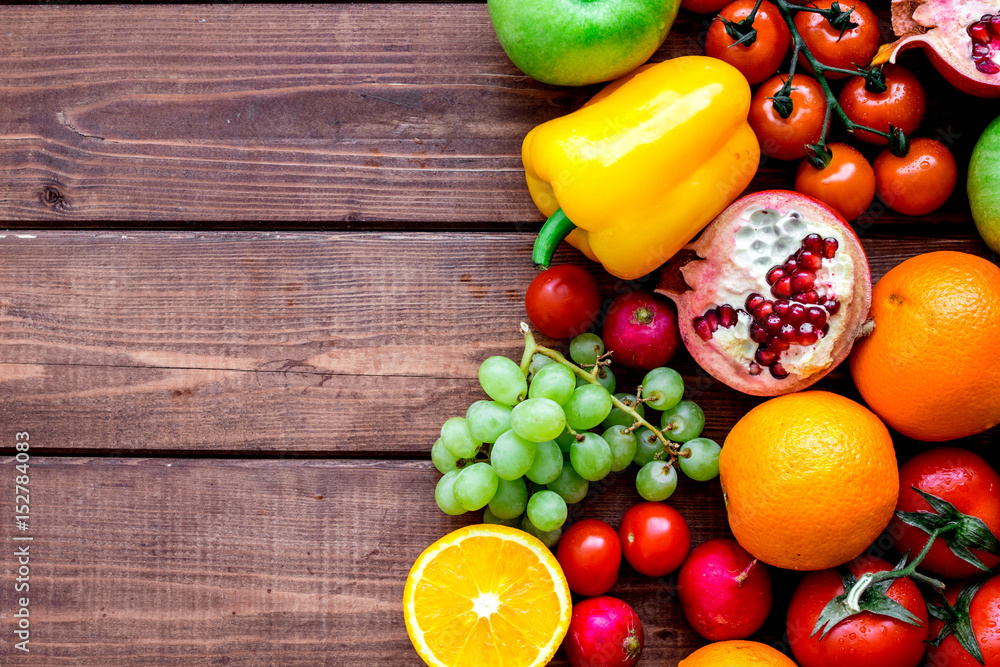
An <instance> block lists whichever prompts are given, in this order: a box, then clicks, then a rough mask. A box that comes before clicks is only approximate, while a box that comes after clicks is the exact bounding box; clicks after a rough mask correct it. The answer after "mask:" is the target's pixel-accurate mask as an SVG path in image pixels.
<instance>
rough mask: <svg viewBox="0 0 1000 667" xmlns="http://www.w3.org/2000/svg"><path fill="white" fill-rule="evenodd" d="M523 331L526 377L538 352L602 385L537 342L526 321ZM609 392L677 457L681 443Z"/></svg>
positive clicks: (619, 405)
mask: <svg viewBox="0 0 1000 667" xmlns="http://www.w3.org/2000/svg"><path fill="white" fill-rule="evenodd" d="M521 333H523V334H524V354H523V355H521V372H522V373H524V376H525V377H528V372H529V367H530V366H531V358H532V357H533V356H534V355H536V354H541V355H544V356H546V357H548V358H549V359H551V360H552V361H554V362H556V363H557V364H562V365H563V366H565V367H566V368H568V369H570V370H571V371H573V374H574V375H576V376H578V377H581V378H583V379H584V380H586V381H587V382H589V383H590V384H596V385H598V386H600V384H601V383H600V382H598V381H597V377H596V376H595V374H593V373H590V372H587V371H585V370H584V369H582V368H580V367H579V366H577V365H576V364H574V363H573V362H572V361H570V360H569V359H567V358H566V357H565V356H563V354H562V353H561V352H559V351H557V350H553V349H552V348H549V347H545V346H544V345H539V344H538V343H536V342H535V337H534V335H532V333H531V328H530V327H529V326H528V325H527V323H525V322H521ZM608 394H610V396H611V403H612V405H614V406H615V407H616V408H618V409H619V410H621V411H622V412H624V413H625V414H627V415H628V416H630V417H631V418H632V419H633V420H634V423H633V424H632V426H633V427H636V424H638V425H641V426H645V427H646V428H648V429H649V430H650V431H652V432H653V433H654V434H655V435H656V437H657V439H659V440H660V442H662V443H663V447H664V451H666V452H668V453H669V454H670V459H671V461H673V460H675V459H676V458H677V453H678V451H679V449H680V446H679V445H677V444H676V443H674V442H671V441H670V440H668V439H667V438H666V436H664V435H663V432H662V431H661V430H660V429H658V428H656V427H655V426H653V425H652V424H650V423H649V422H648V421H646V420H645V419H643V418H642V416H641V415H640V414H639V413H638V412H636V411H635V410H634V409H632V408H630V407H629V406H628V405H626V404H625V403H622V402H621V401H620V400H618V399H617V398H615V395H614V394H612V393H611V392H608ZM566 430H568V431H569V432H570V433H572V434H573V435H574V436H575V437H576V438H577V439H580V438H582V436H581V435H580V434H579V433H577V432H576V431H574V430H573V429H571V428H570V427H569V426H568V425H567V426H566Z"/></svg>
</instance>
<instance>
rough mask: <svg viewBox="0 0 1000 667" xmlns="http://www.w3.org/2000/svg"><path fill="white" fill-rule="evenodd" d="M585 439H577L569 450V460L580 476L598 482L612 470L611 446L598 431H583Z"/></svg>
mask: <svg viewBox="0 0 1000 667" xmlns="http://www.w3.org/2000/svg"><path fill="white" fill-rule="evenodd" d="M580 435H582V436H583V440H577V441H576V442H574V443H573V445H572V446H571V447H570V450H569V460H570V462H571V463H572V464H573V468H574V469H575V470H576V471H577V473H579V475H580V477H582V478H584V479H585V480H587V481H589V482H596V481H598V480H602V479H604V478H605V477H607V476H608V473H610V472H611V463H612V461H613V457H612V455H611V446H610V445H608V443H607V442H606V441H605V440H604V438H602V437H601V436H599V435H597V434H596V433H581V434H580Z"/></svg>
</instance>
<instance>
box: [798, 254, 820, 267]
mask: <svg viewBox="0 0 1000 667" xmlns="http://www.w3.org/2000/svg"><path fill="white" fill-rule="evenodd" d="M819 252H822V250H821V251H819ZM822 265H823V258H822V257H821V256H820V255H819V253H818V252H817V251H813V250H800V251H799V268H800V269H804V270H806V271H819V267H821V266H822Z"/></svg>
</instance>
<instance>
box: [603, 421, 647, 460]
mask: <svg viewBox="0 0 1000 667" xmlns="http://www.w3.org/2000/svg"><path fill="white" fill-rule="evenodd" d="M601 437H602V438H604V441H605V442H607V443H608V447H610V448H611V472H618V471H619V470H624V469H625V468H627V467H628V464H629V463H632V459H634V458H635V452H636V447H638V442H637V441H636V439H635V433H629V432H628V431H626V430H625V427H624V426H622V425H621V424H616V425H615V426H612V427H611V428H609V429H608V430H606V431H605V432H604V433H603V434H601Z"/></svg>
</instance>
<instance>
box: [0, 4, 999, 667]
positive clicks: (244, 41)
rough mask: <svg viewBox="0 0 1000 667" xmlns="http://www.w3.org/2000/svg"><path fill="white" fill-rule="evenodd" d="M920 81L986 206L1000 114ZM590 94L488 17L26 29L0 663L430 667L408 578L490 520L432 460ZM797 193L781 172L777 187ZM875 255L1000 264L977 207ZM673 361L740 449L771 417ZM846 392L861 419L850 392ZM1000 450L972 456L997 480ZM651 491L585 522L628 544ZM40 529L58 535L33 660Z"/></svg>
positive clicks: (696, 26)
mask: <svg viewBox="0 0 1000 667" xmlns="http://www.w3.org/2000/svg"><path fill="white" fill-rule="evenodd" d="M875 7H876V8H877V9H878V10H879V13H880V16H881V17H883V18H885V17H887V14H888V12H887V3H885V2H882V3H881V4H876V5H875ZM706 25H707V23H706V19H705V18H703V17H697V16H694V15H692V14H688V13H686V12H682V13H681V15H680V17H679V18H678V20H677V23H676V27H675V28H674V30H673V31H672V32H671V34H670V36H669V38H668V40H667V43H666V44H665V45H664V47H663V48H662V49H661V50H660V51H659V52H658V53H657V54H656V55H655V56H654V60H662V59H664V58H669V57H673V56H676V55H681V54H686V53H698V52H700V51H701V43H702V39H703V34H704V31H705V26H706ZM903 60H904V62H905V63H906V64H907V65H909V66H911V67H912V68H913V69H915V70H916V71H918V72H919V73H920V75H921V76H922V77H923V80H924V81H925V83H926V85H927V88H928V90H929V94H930V99H931V108H930V110H929V112H928V114H927V117H926V118H925V120H924V122H923V124H922V126H921V130H920V132H919V134H921V135H923V136H933V137H938V138H941V139H943V140H945V141H946V142H948V143H949V144H950V145H951V146H952V147H953V150H954V151H955V153H956V156H957V157H958V160H959V164H960V170H961V176H960V178H961V179H962V180H961V181H960V183H964V172H965V165H966V163H967V160H968V156H969V153H970V151H971V148H972V145H973V144H974V143H975V140H976V138H977V137H978V134H979V133H980V131H981V130H982V128H984V127H985V125H986V124H987V122H988V121H989V120H991V119H992V118H993V117H994V116H995V115H996V114H997V113H1000V104H998V103H996V102H987V101H982V100H977V99H974V98H970V97H967V96H965V95H962V94H959V93H957V92H955V91H954V90H953V89H952V88H950V87H949V86H948V85H947V84H946V83H944V82H943V80H942V79H941V78H940V77H939V76H938V75H937V73H936V72H935V71H934V70H933V69H932V68H930V67H929V66H928V65H927V62H926V59H925V58H924V57H923V56H922V55H921V54H918V53H913V54H908V55H907V56H906V57H905V58H904V59H903ZM595 90H596V88H593V87H592V88H587V89H564V88H556V87H551V86H545V85H542V84H539V83H537V82H535V81H533V80H531V79H529V78H527V77H525V76H523V75H522V74H521V73H520V72H518V71H517V70H516V69H515V68H514V67H513V66H512V65H511V64H510V62H509V61H508V60H507V58H506V56H505V55H504V53H503V51H502V50H501V49H500V47H499V45H498V44H497V42H496V40H495V37H494V35H493V32H492V28H491V26H490V23H489V19H488V16H487V13H486V7H485V5H484V4H479V3H470V4H434V3H428V4H375V3H372V4H353V5H345V4H328V5H265V4H253V3H243V4H239V3H217V4H207V5H187V4H153V5H139V6H128V5H104V6H99V5H96V6H95V5H56V4H53V5H20V6H10V5H7V6H3V7H0V217H2V218H3V220H4V221H5V222H4V223H3V226H4V227H5V228H6V229H5V231H4V232H2V233H0V249H2V257H0V445H2V452H3V454H4V455H5V456H3V457H2V458H0V507H2V508H3V511H2V512H0V517H2V518H0V542H2V545H0V585H2V592H0V605H2V606H0V663H2V664H4V665H7V664H12V665H45V666H53V665H74V666H76V665H102V666H105V667H112V666H118V665H122V666H125V665H128V666H136V665H223V664H229V665H369V664H377V665H418V664H420V661H419V659H418V658H417V656H416V654H415V653H414V652H413V650H412V648H411V647H410V643H409V641H408V639H407V636H406V631H405V628H404V625H403V618H402V607H401V599H402V590H403V582H404V580H405V577H406V573H407V571H408V570H409V567H410V565H411V564H412V562H413V560H414V559H415V558H416V556H417V555H418V554H419V553H420V551H421V550H422V549H423V548H424V547H426V546H427V545H428V544H430V543H431V542H432V541H433V540H435V539H437V538H438V537H440V536H441V535H443V534H444V533H445V532H447V531H448V530H450V529H453V528H456V527H458V526H461V525H465V524H468V523H470V522H473V521H476V520H477V517H475V516H472V515H469V516H466V517H461V518H452V517H447V516H445V515H443V514H442V513H441V512H440V511H439V510H438V509H437V507H436V506H435V503H434V500H433V489H434V485H435V483H436V481H437V478H438V475H437V473H436V471H434V469H433V466H432V465H431V463H430V460H429V451H430V446H431V444H432V443H433V441H434V439H435V438H436V434H437V431H438V429H439V428H440V425H441V423H442V422H443V421H444V419H445V418H447V417H448V416H452V415H457V414H463V413H464V411H465V408H466V406H467V405H468V404H469V403H471V402H472V401H474V400H477V399H478V398H479V397H480V394H481V390H480V389H479V387H478V383H477V381H476V368H477V366H478V363H479V362H480V361H481V360H482V359H484V358H485V357H487V356H490V355H492V354H498V353H499V354H507V355H510V356H517V357H519V355H520V349H521V340H520V335H519V333H518V328H517V327H518V323H519V322H520V321H521V320H523V319H525V312H524V297H523V295H524V290H525V288H526V287H527V285H528V283H529V282H530V280H531V278H532V276H533V275H534V270H533V269H532V267H531V262H530V260H529V253H530V249H531V244H532V238H533V233H534V232H535V231H537V229H538V227H539V225H540V222H541V216H540V215H539V214H538V212H537V210H536V209H535V208H534V206H533V205H532V203H531V200H530V198H529V197H528V193H527V189H526V187H525V184H524V175H523V170H522V168H521V162H520V141H521V138H522V137H523V136H524V134H525V133H526V132H527V131H528V130H529V129H530V128H531V127H533V126H534V125H536V124H538V123H540V122H542V121H545V120H547V119H549V118H553V117H555V116H558V115H561V114H564V113H566V112H568V111H570V110H572V109H574V108H576V107H578V106H579V105H580V104H581V103H582V102H583V101H584V100H586V99H587V98H588V97H589V96H590V95H591V94H593V93H594V92H595ZM869 153H870V151H869ZM870 156H871V155H870ZM791 167H793V165H789V164H787V163H779V162H775V161H770V162H765V163H764V164H763V165H762V167H761V170H760V172H759V174H758V176H757V177H756V179H755V180H754V182H753V184H752V185H751V188H750V189H751V190H759V189H765V188H773V187H788V186H790V184H791V176H790V174H791V171H790V169H791ZM856 229H857V231H858V232H859V234H860V235H861V237H862V242H863V244H864V246H865V249H866V251H867V252H868V254H869V259H870V261H871V264H872V270H873V274H874V277H875V278H878V277H879V276H881V275H882V274H884V273H885V272H886V271H887V270H888V269H889V268H891V267H892V266H894V265H896V264H897V263H899V262H900V261H902V260H903V259H905V258H907V257H911V256H913V255H916V254H920V253H922V252H926V251H929V250H934V249H943V248H949V249H955V250H962V251H965V252H971V253H975V254H978V255H982V256H984V257H992V259H993V260H994V261H996V257H995V256H992V255H991V253H990V252H989V250H988V249H987V248H986V246H985V245H984V244H983V243H982V242H981V241H980V240H979V238H978V236H977V235H976V234H975V229H974V227H973V226H972V224H971V222H970V217H969V211H968V204H967V202H966V199H965V196H964V187H963V186H962V185H960V187H959V188H958V190H957V191H956V194H955V195H954V197H953V198H952V199H951V201H950V202H949V203H948V204H947V205H946V206H945V207H944V208H943V209H941V210H940V211H938V212H935V213H933V214H931V215H928V216H925V217H923V218H919V219H911V218H906V217H903V216H899V215H896V214H893V213H891V212H888V211H885V210H884V209H883V208H882V207H881V206H880V205H879V204H878V203H876V204H875V205H873V207H872V209H871V210H870V211H869V212H868V213H867V214H865V215H864V216H862V218H861V219H860V220H859V221H857V224H856ZM557 261H558V262H573V263H585V260H584V259H583V258H582V257H581V256H580V255H579V254H578V253H576V252H575V251H573V250H571V249H562V250H560V251H559V253H558V254H557ZM595 273H596V271H595ZM602 286H603V287H604V290H605V296H606V297H608V298H610V297H612V296H614V294H615V293H616V292H618V291H621V290H623V289H624V288H625V286H624V285H622V284H621V283H617V282H615V281H614V280H612V279H610V278H608V277H607V276H605V277H603V278H602ZM676 367H677V368H678V369H679V370H681V371H682V373H683V374H684V377H685V380H686V382H687V385H688V388H689V390H688V396H689V397H691V398H693V399H694V400H696V401H698V402H699V403H700V404H701V405H702V406H703V407H704V409H705V412H706V413H707V415H708V423H707V427H706V435H707V436H709V437H712V438H715V439H717V440H719V441H720V442H721V441H722V440H723V439H724V438H725V435H726V433H727V431H728V429H729V428H730V427H731V426H732V425H733V424H734V423H735V422H736V420H737V419H738V418H739V417H740V416H741V415H742V414H744V413H745V412H746V411H747V410H748V409H749V408H750V407H752V406H753V405H755V404H757V403H758V402H759V399H754V398H751V397H748V396H743V395H740V394H737V393H735V392H733V391H731V390H729V389H727V388H725V387H724V386H721V385H720V384H719V383H717V382H715V381H713V380H711V379H710V378H709V377H708V376H707V375H705V374H704V372H702V371H700V370H699V369H698V368H697V367H696V366H695V365H694V363H693V362H692V361H691V359H690V357H688V356H687V355H686V354H680V355H678V358H677V360H676ZM620 380H621V381H622V383H623V384H630V383H631V384H632V385H633V386H634V382H635V380H636V378H635V376H634V375H630V374H628V373H623V374H622V377H621V378H620ZM821 386H823V387H826V388H829V389H833V390H835V391H839V392H842V393H846V394H847V395H850V396H854V397H856V396H857V394H856V392H855V390H854V388H853V386H852V385H851V382H850V378H849V376H848V374H847V372H846V369H840V370H837V371H835V372H834V373H832V374H831V375H830V376H829V377H828V378H827V379H826V380H824V381H823V383H822V385H821ZM24 431H27V432H29V433H30V444H31V449H30V455H31V457H32V458H31V460H30V464H31V467H30V489H31V497H30V526H29V528H28V530H27V531H20V532H19V531H17V530H15V528H14V523H13V518H12V516H11V514H12V512H11V509H12V506H13V504H14V496H15V493H14V490H15V476H16V473H15V470H14V461H13V458H12V456H11V455H12V454H13V453H14V442H15V437H16V435H15V434H16V433H18V432H24ZM998 443H1000V431H998V430H997V429H994V430H993V431H990V432H987V433H985V434H981V435H979V436H976V437H973V438H969V439H968V440H967V441H965V442H964V443H962V444H964V445H966V446H969V447H972V448H974V449H976V450H977V451H980V452H983V453H985V454H986V455H987V456H990V457H991V459H992V460H993V461H994V463H998V462H1000V461H998V460H997V459H998V456H997V455H996V454H995V453H993V450H995V449H996V445H997V444H998ZM896 444H897V448H898V451H899V456H900V458H906V457H907V456H909V455H911V454H912V453H913V452H914V451H918V450H920V449H921V448H923V447H925V445H922V444H919V443H914V442H911V441H908V440H906V439H905V438H902V437H898V436H897V437H896ZM633 480H634V471H633V470H629V471H626V472H624V473H620V474H618V475H616V476H615V478H614V479H610V480H609V482H610V483H608V484H606V485H602V486H601V488H600V489H599V491H595V493H593V494H592V495H591V496H590V497H588V498H587V499H586V500H584V501H583V502H582V503H580V504H578V505H576V506H573V511H572V515H573V516H574V517H577V518H579V517H584V516H586V517H597V518H601V519H604V520H606V521H609V522H610V523H612V524H614V525H617V522H618V519H619V518H620V516H621V514H622V512H623V511H624V510H625V509H626V508H627V507H628V506H630V505H631V504H632V503H634V502H636V501H637V500H638V496H637V495H636V493H635V491H634V484H633ZM671 503H672V504H673V505H674V506H675V507H677V508H678V509H679V510H680V511H681V513H682V514H683V515H684V516H685V517H686V518H687V520H688V521H689V522H690V525H691V528H692V532H693V537H694V541H695V543H698V542H701V541H703V540H705V539H708V538H711V537H716V536H722V535H726V534H727V531H728V529H727V525H726V519H725V513H724V510H723V507H722V500H721V496H720V493H719V488H718V483H717V482H712V483H708V484H695V483H691V482H687V481H681V483H680V487H679V489H678V491H677V493H676V494H675V495H674V496H673V498H672V499H671ZM16 536H31V537H32V538H33V541H31V542H30V549H31V563H30V568H31V579H30V586H31V588H30V613H31V616H30V622H31V624H30V630H31V640H30V653H23V652H21V651H17V650H15V649H14V646H13V644H14V635H13V630H14V624H15V622H16V619H15V618H14V617H13V612H14V600H15V594H14V577H15V576H16V570H17V567H18V566H17V564H16V558H15V557H14V555H13V554H14V551H15V548H16V546H17V545H20V544H22V542H15V541H13V538H14V537H16ZM797 580H798V576H797V575H794V574H790V573H779V574H778V575H777V578H776V585H777V589H778V590H777V601H776V605H775V612H774V614H772V619H771V620H770V621H769V623H768V624H767V625H766V626H765V628H764V630H763V631H762V632H761V634H760V635H759V636H760V637H761V638H764V639H766V640H769V641H773V642H776V643H777V645H779V646H781V633H782V629H781V628H782V615H783V610H784V603H785V602H786V601H787V598H788V595H789V594H790V590H791V588H792V587H793V586H794V584H795V582H796V581H797ZM612 593H613V594H614V595H617V596H619V597H621V598H623V599H625V600H626V601H628V602H629V603H631V604H632V605H633V606H635V608H636V609H637V611H638V612H639V614H640V616H641V617H642V619H643V622H644V624H645V628H646V633H647V635H646V637H647V646H646V653H645V657H644V659H643V663H642V664H648V665H664V664H665V665H675V664H676V663H677V661H678V660H679V659H680V658H682V657H684V656H685V655H687V653H688V652H690V651H691V650H692V649H693V648H694V647H696V646H699V645H701V644H702V643H703V642H702V640H701V639H700V638H699V637H697V636H696V635H695V634H694V633H693V632H692V631H691V630H690V629H689V627H688V626H687V624H686V623H685V621H684V619H683V615H682V614H681V612H680V609H679V606H678V604H677V601H676V596H675V594H674V589H673V579H672V578H667V579H664V580H650V579H646V578H643V577H640V576H639V575H637V574H636V573H635V572H633V571H632V570H630V569H629V568H628V567H627V566H626V567H624V568H623V571H622V576H621V578H620V580H619V583H618V584H617V586H616V587H615V588H614V589H613V590H612ZM553 664H557V665H565V664H566V663H565V660H564V659H563V658H562V657H561V656H560V657H557V658H556V660H554V661H553Z"/></svg>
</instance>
